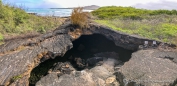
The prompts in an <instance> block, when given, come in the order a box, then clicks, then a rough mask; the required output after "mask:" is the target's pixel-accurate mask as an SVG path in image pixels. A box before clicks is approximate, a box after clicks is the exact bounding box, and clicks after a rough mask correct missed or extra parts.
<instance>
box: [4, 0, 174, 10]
mask: <svg viewBox="0 0 177 86" xmlns="http://www.w3.org/2000/svg"><path fill="white" fill-rule="evenodd" d="M3 2H5V3H10V4H13V5H14V4H15V5H21V6H25V7H27V8H57V7H78V6H88V5H98V6H112V5H114V6H133V7H136V8H145V9H177V0H3Z"/></svg>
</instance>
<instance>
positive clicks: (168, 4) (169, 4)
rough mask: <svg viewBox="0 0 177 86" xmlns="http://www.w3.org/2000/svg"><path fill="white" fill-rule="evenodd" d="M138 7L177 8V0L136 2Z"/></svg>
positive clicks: (154, 8) (153, 8)
mask: <svg viewBox="0 0 177 86" xmlns="http://www.w3.org/2000/svg"><path fill="white" fill-rule="evenodd" d="M134 7H136V8H144V9H152V10H156V9H168V10H172V9H176V10H177V1H174V0H161V1H159V2H150V3H145V4H140V3H139V4H136V5H134Z"/></svg>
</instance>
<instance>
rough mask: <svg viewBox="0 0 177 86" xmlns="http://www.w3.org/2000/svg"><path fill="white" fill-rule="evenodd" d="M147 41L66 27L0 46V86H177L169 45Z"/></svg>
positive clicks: (175, 59)
mask: <svg viewBox="0 0 177 86" xmlns="http://www.w3.org/2000/svg"><path fill="white" fill-rule="evenodd" d="M95 34H96V35H95ZM84 35H85V36H84ZM87 36H88V37H87ZM78 39H79V40H80V41H77V40H78ZM84 39H85V40H84ZM92 39H95V40H92ZM100 39H102V40H100ZM145 41H148V44H146V45H144V42H145ZM153 41H154V40H150V39H145V38H141V37H137V36H132V35H127V34H124V33H120V32H117V31H114V30H111V29H109V28H107V27H104V26H99V25H96V24H90V28H87V29H78V27H76V26H72V25H71V24H70V23H69V22H68V23H65V24H64V25H62V26H61V27H59V28H57V29H56V30H54V31H53V32H49V33H46V34H44V35H40V36H37V37H33V38H26V39H16V40H12V41H8V42H7V43H5V44H4V45H1V46H0V85H5V86H7V85H8V86H29V85H31V86H32V85H36V86H137V85H140V86H175V85H177V52H176V51H175V50H174V48H175V45H172V44H166V43H162V42H159V41H156V44H155V45H154V44H153ZM89 44H90V45H89ZM91 45H93V46H91ZM75 49H76V50H75ZM85 50H86V51H85ZM88 52H89V53H88ZM65 57H66V58H65ZM46 62H47V63H46ZM41 65H44V66H43V68H40V67H42V66H41ZM35 68H39V69H42V70H45V72H44V73H43V72H33V71H34V70H35ZM38 71H41V70H38ZM33 73H36V75H35V74H34V75H35V76H32V75H33ZM41 73H42V74H41ZM38 75H41V76H38ZM34 77H38V79H35V78H34Z"/></svg>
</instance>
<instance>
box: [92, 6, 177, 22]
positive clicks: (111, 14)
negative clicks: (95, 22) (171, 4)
mask: <svg viewBox="0 0 177 86" xmlns="http://www.w3.org/2000/svg"><path fill="white" fill-rule="evenodd" d="M92 14H93V15H94V16H97V17H98V18H101V19H115V18H123V19H127V18H130V19H143V18H145V17H146V16H147V15H161V14H166V15H177V11H176V10H146V9H136V8H133V7H120V6H119V7H117V6H106V7H101V8H99V9H97V10H95V11H93V12H92Z"/></svg>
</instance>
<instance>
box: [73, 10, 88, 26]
mask: <svg viewBox="0 0 177 86" xmlns="http://www.w3.org/2000/svg"><path fill="white" fill-rule="evenodd" d="M71 23H72V24H73V25H78V26H79V27H80V28H87V27H88V14H87V13H85V12H83V8H82V7H77V8H74V9H73V11H72V13H71Z"/></svg>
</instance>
